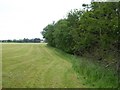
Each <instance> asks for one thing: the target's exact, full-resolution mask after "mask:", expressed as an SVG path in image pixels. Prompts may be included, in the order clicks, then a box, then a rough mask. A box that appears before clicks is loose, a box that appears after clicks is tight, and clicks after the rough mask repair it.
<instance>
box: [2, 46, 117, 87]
mask: <svg viewBox="0 0 120 90" xmlns="http://www.w3.org/2000/svg"><path fill="white" fill-rule="evenodd" d="M2 47H3V48H2V51H3V56H2V59H3V77H2V78H3V84H2V85H3V87H5V88H9V87H11V88H14V87H17V88H19V87H24V88H25V87H26V88H28V87H29V88H111V87H112V88H116V87H117V76H116V75H115V72H114V71H113V70H110V69H109V70H108V69H106V68H104V67H103V66H101V65H99V64H98V63H94V62H91V61H90V60H88V59H85V58H78V57H76V56H73V55H69V54H66V53H64V52H62V51H61V50H58V49H56V48H52V47H50V46H47V45H46V44H3V45H2Z"/></svg>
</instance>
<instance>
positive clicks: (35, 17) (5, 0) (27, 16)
mask: <svg viewBox="0 0 120 90" xmlns="http://www.w3.org/2000/svg"><path fill="white" fill-rule="evenodd" d="M90 1H91V0H0V39H15V38H16V39H21V38H24V37H25V38H35V37H39V38H42V35H40V32H41V31H42V29H43V28H44V27H45V26H46V25H47V24H49V23H52V21H57V20H59V19H61V18H63V17H64V16H66V14H67V12H69V11H70V10H71V9H75V8H81V5H82V4H83V3H90Z"/></svg>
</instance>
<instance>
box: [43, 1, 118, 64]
mask: <svg viewBox="0 0 120 90" xmlns="http://www.w3.org/2000/svg"><path fill="white" fill-rule="evenodd" d="M83 7H84V9H83V10H78V9H74V10H71V11H70V12H69V13H68V14H67V18H64V19H60V20H59V21H57V22H56V23H54V24H49V25H47V26H46V27H45V28H44V30H43V36H44V38H45V39H46V40H47V42H48V44H49V45H51V46H54V47H57V48H59V49H61V50H63V51H65V52H68V53H71V54H75V55H86V54H87V55H88V54H89V56H93V57H94V58H96V59H98V60H104V61H108V62H109V61H110V62H111V61H115V60H117V59H118V55H117V54H118V44H119V40H118V38H119V36H120V31H119V29H118V14H119V9H118V3H117V2H114V3H113V2H91V4H90V5H88V4H83ZM111 55H112V56H113V57H112V58H109V56H111ZM113 58H114V59H113ZM106 59H107V60H106Z"/></svg>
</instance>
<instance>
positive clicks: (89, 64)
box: [71, 56, 118, 88]
mask: <svg viewBox="0 0 120 90" xmlns="http://www.w3.org/2000/svg"><path fill="white" fill-rule="evenodd" d="M71 58H72V63H73V68H74V70H75V71H76V72H77V74H78V78H79V79H80V80H82V81H83V84H84V85H88V86H89V87H95V88H117V86H118V77H117V72H116V71H114V70H113V69H111V68H105V67H104V65H101V64H99V63H97V62H93V61H92V60H87V59H85V58H78V57H75V56H72V57H71Z"/></svg>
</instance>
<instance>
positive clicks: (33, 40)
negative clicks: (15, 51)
mask: <svg viewBox="0 0 120 90" xmlns="http://www.w3.org/2000/svg"><path fill="white" fill-rule="evenodd" d="M41 41H43V40H42V39H40V38H34V39H28V38H24V39H19V40H16V39H14V40H10V39H9V40H1V42H8V43H10V42H15V43H40V42H41Z"/></svg>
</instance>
